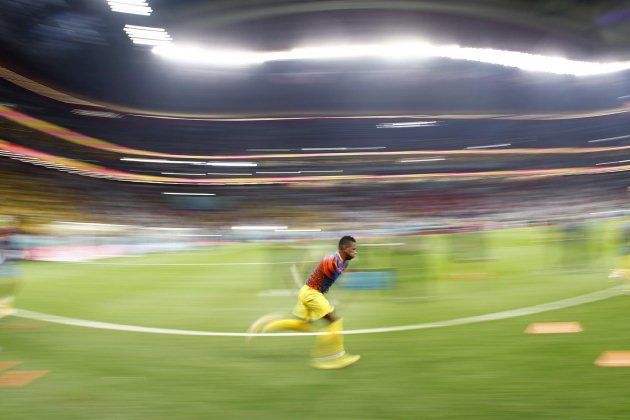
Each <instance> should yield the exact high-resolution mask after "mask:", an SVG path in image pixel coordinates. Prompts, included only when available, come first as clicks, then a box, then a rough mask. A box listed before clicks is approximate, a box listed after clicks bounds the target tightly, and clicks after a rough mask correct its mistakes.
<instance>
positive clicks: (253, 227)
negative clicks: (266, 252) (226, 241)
mask: <svg viewBox="0 0 630 420" xmlns="http://www.w3.org/2000/svg"><path fill="white" fill-rule="evenodd" d="M288 228H289V227H288V226H270V225H242V226H232V230H284V229H288Z"/></svg>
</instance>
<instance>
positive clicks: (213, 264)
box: [60, 260, 319, 267]
mask: <svg viewBox="0 0 630 420" xmlns="http://www.w3.org/2000/svg"><path fill="white" fill-rule="evenodd" d="M60 262H64V261H60ZM315 262H319V260H317V261H316V260H313V261H275V262H267V261H259V262H239V263H114V262H91V261H90V262H74V261H72V262H69V263H71V264H86V265H121V266H135V265H137V266H139V267H140V266H166V265H177V266H179V265H185V266H188V265H191V266H195V265H205V266H209V265H211V266H233V265H278V264H301V263H315Z"/></svg>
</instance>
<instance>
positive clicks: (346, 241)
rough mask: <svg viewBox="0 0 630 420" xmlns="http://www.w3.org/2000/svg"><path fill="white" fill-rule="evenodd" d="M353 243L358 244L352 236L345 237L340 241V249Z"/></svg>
mask: <svg viewBox="0 0 630 420" xmlns="http://www.w3.org/2000/svg"><path fill="white" fill-rule="evenodd" d="M353 242H356V240H355V239H354V238H353V237H352V236H347V235H346V236H344V237H342V238H341V239H339V249H341V248H343V247H345V246H346V245H348V244H351V243H353Z"/></svg>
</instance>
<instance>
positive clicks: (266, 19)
mask: <svg viewBox="0 0 630 420" xmlns="http://www.w3.org/2000/svg"><path fill="white" fill-rule="evenodd" d="M150 6H151V8H152V12H151V13H150V15H148V16H147V15H135V14H127V13H115V12H114V10H113V9H112V8H113V7H114V6H111V7H110V5H108V2H107V1H105V0H103V1H84V0H66V1H62V0H42V1H35V0H14V1H0V77H1V79H0V94H1V102H2V103H1V104H0V117H1V118H0V127H1V128H2V135H1V137H0V139H1V140H2V142H1V143H0V146H1V151H2V154H3V156H4V157H2V158H1V159H2V165H3V172H5V173H6V175H5V179H7V180H9V179H14V180H15V181H14V182H7V185H5V188H6V189H7V191H5V194H6V196H7V197H12V198H8V201H7V202H8V203H10V202H12V201H11V200H16V198H15V197H16V192H15V190H16V189H18V190H19V189H20V188H19V187H16V184H19V182H21V181H20V180H22V181H24V179H25V178H26V179H27V180H26V181H25V182H26V183H27V184H28V185H30V186H29V187H28V188H26V191H31V193H30V194H26V195H24V194H22V198H21V200H22V201H24V200H26V202H21V204H20V203H17V204H16V203H13V204H6V203H5V204H6V206H5V209H4V210H3V211H4V212H6V213H24V212H26V213H28V212H29V210H28V208H29V202H28V200H29V199H30V200H34V202H38V201H37V199H36V197H37V196H38V194H39V193H43V192H44V191H42V190H41V188H39V187H38V185H40V186H41V185H46V183H47V182H48V183H50V182H52V183H55V184H57V185H58V186H60V187H61V188H62V189H63V188H65V189H68V188H69V187H68V186H69V185H72V186H73V187H72V188H78V190H72V188H70V189H71V190H72V191H70V192H68V194H69V196H68V197H73V198H69V199H67V200H66V199H60V200H55V199H54V198H53V199H50V200H47V202H48V203H50V205H51V206H52V201H60V202H63V203H65V204H66V205H65V207H68V206H67V204H68V203H69V202H75V201H73V200H75V199H76V202H75V204H73V205H72V206H76V207H81V206H82V204H79V203H81V199H79V198H77V197H80V196H81V195H82V194H84V193H85V190H89V191H90V192H89V194H87V196H89V197H90V198H89V202H90V203H92V205H96V206H97V207H98V206H99V205H100V204H102V205H103V206H104V207H107V206H108V205H109V204H111V202H112V201H114V200H109V199H108V198H107V197H108V196H110V195H111V196H114V195H115V194H122V195H126V197H127V198H126V199H120V200H121V201H122V202H124V203H132V202H133V203H134V205H135V206H142V204H141V203H142V202H143V201H146V203H145V210H146V211H145V213H143V214H144V216H143V217H146V218H150V215H151V209H157V208H161V209H163V211H165V212H166V213H168V214H171V215H172V212H179V213H178V214H179V216H181V217H182V218H183V219H184V220H186V219H187V218H188V220H190V217H193V218H194V219H199V218H201V219H204V218H205V219H204V220H206V221H208V220H209V219H212V220H213V221H216V220H224V219H221V218H217V217H216V216H217V214H219V213H218V212H223V214H224V216H225V217H228V216H226V215H227V214H231V215H232V216H229V217H230V218H232V217H233V218H238V217H240V216H241V215H242V214H241V213H239V212H246V211H250V213H252V214H250V215H249V216H248V217H250V218H255V217H256V214H257V213H256V211H258V212H264V211H267V213H268V214H267V216H269V217H273V213H274V212H273V208H272V207H274V206H273V205H271V204H269V203H270V201H269V200H280V201H281V202H282V204H281V205H280V206H281V207H284V208H287V209H292V210H291V211H294V210H295V209H296V208H298V207H300V206H302V207H304V208H307V207H311V208H315V207H316V206H317V205H318V204H319V205H323V204H322V203H327V202H329V201H330V203H328V205H327V206H326V208H327V209H328V210H329V211H333V212H334V211H335V210H337V209H345V210H349V207H348V205H347V204H344V203H345V201H344V199H348V200H350V201H351V202H353V203H357V204H356V205H361V206H362V207H363V208H369V205H370V204H371V205H372V206H374V207H381V208H384V209H386V210H390V211H394V210H397V204H396V203H397V200H398V198H399V197H398V196H403V199H404V200H407V201H409V200H411V202H413V200H417V201H418V202H417V203H416V204H412V205H411V206H410V207H411V208H412V209H413V208H414V206H416V210H417V212H418V213H417V214H429V213H430V211H428V212H427V211H425V210H426V209H425V210H422V209H423V206H428V204H427V203H429V202H431V200H435V199H436V198H435V197H438V196H439V195H440V194H437V193H436V188H437V189H447V190H448V189H449V188H450V189H452V190H453V191H451V192H448V193H447V195H449V194H450V195H453V196H461V194H463V191H467V192H466V194H473V191H475V190H477V189H479V190H483V191H486V192H487V191H493V193H492V194H490V195H494V196H497V194H498V196H500V194H501V192H505V194H506V196H505V197H506V198H505V199H499V201H501V200H503V201H504V202H505V203H508V202H510V203H513V204H514V205H516V206H517V207H518V206H519V205H522V204H523V203H524V202H527V201H528V199H524V200H523V199H514V198H513V197H512V198H509V197H511V194H513V193H514V191H515V190H521V192H522V191H527V190H530V189H533V190H536V189H538V188H542V189H545V190H546V189H549V191H551V192H547V193H545V197H541V199H544V198H550V197H552V196H553V195H554V193H553V191H556V189H554V188H558V189H563V188H564V187H563V186H568V185H571V187H570V188H569V187H567V190H566V191H569V190H571V189H572V188H577V189H582V190H583V191H581V192H580V193H577V194H576V195H577V196H580V195H581V196H582V198H583V199H584V201H587V202H589V203H590V204H593V203H600V204H601V206H602V207H605V204H604V203H603V202H601V201H600V200H597V199H590V198H588V197H589V194H590V193H593V194H595V192H597V194H598V195H604V196H606V197H607V198H610V199H612V200H613V201H614V202H615V203H618V202H620V200H623V199H625V188H626V185H625V183H624V181H623V179H624V176H623V174H624V172H625V171H627V170H628V169H630V166H629V165H627V163H628V162H629V160H628V159H627V156H628V150H629V148H630V134H629V132H628V128H629V127H628V119H627V111H628V108H627V107H626V104H625V102H626V99H627V97H628V95H629V94H630V86H629V82H630V81H629V79H628V77H627V76H628V70H625V68H623V69H621V70H619V71H611V72H603V73H601V74H600V73H597V72H595V73H593V74H590V73H589V74H588V75H585V76H581V75H575V74H565V73H563V70H562V71H556V70H557V69H555V70H554V69H550V72H547V71H546V69H545V68H542V71H540V69H538V71H530V70H528V69H525V67H523V66H527V65H530V64H531V62H533V61H534V60H537V58H534V56H536V57H537V56H550V57H563V58H566V59H569V60H573V62H579V63H584V62H587V63H611V62H624V60H627V59H630V57H629V54H628V46H629V45H628V44H629V43H630V36H629V35H630V34H629V33H628V31H630V29H628V25H627V21H628V19H629V18H630V17H629V16H630V12H629V11H630V2H625V1H600V2H587V1H580V2H575V1H516V0H514V1H507V0H502V1H498V0H497V1H474V2H460V1H421V0H417V1H391V2H382V1H370V0H363V1H353V0H349V1H300V2H297V1H255V2H243V1H213V2H205V1H175V2H174V1H165V0H155V1H151V2H150ZM129 25H132V26H129ZM139 28H140V29H139ZM142 28H149V29H142ZM147 30H149V31H154V32H150V33H152V34H155V33H158V32H159V34H158V35H159V36H157V38H155V37H153V38H152V35H151V36H148V38H142V37H143V36H147V35H146V31H147ZM134 31H136V32H134ZM137 31H141V32H140V35H138V32H137ZM142 31H144V32H142ZM142 34H144V35H142ZM138 36H140V37H141V39H138V38H137V37H138ZM134 37H136V38H134ZM160 37H162V38H160ZM158 38H159V39H158ZM393 38H404V39H421V40H423V42H429V43H431V44H432V45H456V46H458V47H457V48H459V47H461V48H462V49H467V48H468V49H476V50H473V51H477V53H476V54H479V56H481V55H483V54H486V53H485V52H484V51H487V49H492V50H493V51H497V50H502V51H504V52H505V51H512V52H519V53H527V54H531V56H528V57H529V58H527V59H526V60H525V64H523V66H520V67H521V68H519V65H516V66H513V65H511V64H506V65H498V64H496V63H494V62H490V61H488V60H487V59H485V58H480V59H479V60H477V59H476V58H475V57H474V56H473V57H472V58H471V57H468V58H466V59H457V58H454V57H453V56H450V55H448V54H446V55H444V54H442V53H438V54H436V56H432V57H428V58H421V59H413V60H401V59H399V58H400V57H397V58H395V59H391V60H390V59H385V60H383V59H378V58H374V57H372V56H370V54H366V55H365V56H362V55H361V54H359V55H358V56H352V57H345V58H344V57H342V58H339V57H335V56H334V54H333V55H331V56H330V57H327V56H323V57H318V58H317V59H313V57H310V58H302V59H300V58H297V59H294V58H280V59H272V60H267V61H265V62H262V63H259V64H258V65H252V66H248V65H236V66H230V65H227V66H226V65H224V63H222V62H221V61H220V60H219V59H217V60H216V61H213V59H212V58H211V59H209V60H205V61H203V62H196V61H195V60H194V58H199V57H194V54H193V57H186V60H185V61H184V62H178V61H174V60H173V61H171V60H167V59H165V58H164V57H160V56H159V54H155V53H154V52H152V51H153V47H155V46H156V45H158V46H159V45H162V44H169V45H170V44H171V42H172V43H173V44H174V45H176V46H177V45H182V44H185V43H194V44H195V45H202V46H204V47H206V48H209V49H214V50H222V51H224V50H229V51H236V50H243V51H244V50H247V51H250V52H255V53H264V54H272V53H274V52H279V51H280V52H282V51H293V50H292V49H295V48H299V47H302V46H312V45H319V44H323V45H329V46H330V45H332V46H336V45H339V44H340V43H347V44H348V45H355V46H356V45H364V44H377V43H379V42H384V41H388V40H391V39H393ZM147 41H148V42H147ZM163 41H164V42H163ZM387 45H390V44H385V47H384V48H385V50H386V49H387V48H391V45H390V47H388V46H387ZM357 48H358V47H357ZM386 52H387V51H386ZM404 53H406V52H404ZM404 53H403V55H404ZM440 54H442V55H440ZM224 58H225V57H221V59H224ZM484 60H485V61H484ZM527 60H529V62H528V61H527ZM552 64H553V63H552ZM18 162H19V163H18ZM34 165H35V166H39V167H41V168H36V167H35V166H34ZM63 172H69V173H70V175H68V174H66V173H63ZM96 178H106V179H104V180H99V179H96ZM116 181H123V182H116ZM131 182H133V183H134V184H131ZM160 184H161V185H162V186H161V185H160ZM164 185H168V186H169V188H171V190H172V191H176V192H183V193H189V192H193V193H195V192H204V191H205V192H208V191H210V192H211V193H213V194H215V193H216V194H217V198H214V199H210V198H206V199H205V201H204V202H203V203H202V201H203V200H201V199H199V203H197V204H198V207H199V208H203V209H205V210H215V213H212V216H211V217H210V216H201V215H200V214H201V213H199V212H196V213H194V216H190V213H188V212H186V211H183V213H182V212H180V210H182V209H184V210H186V209H188V208H190V207H191V206H192V207H195V206H194V205H190V203H188V204H182V202H181V201H179V202H177V200H175V201H173V200H166V201H165V200H164V197H162V196H160V192H161V191H163V190H164V188H165V187H164ZM604 185H605V187H604ZM50 188H51V189H52V190H49V191H48V192H50V191H53V190H54V188H56V187H54V186H51V187H50ZM97 191H100V193H99V192H97ZM454 191H455V192H454ZM536 191H537V190H536ZM566 191H565V192H566ZM611 191H612V192H611ZM18 195H19V194H18ZM531 195H536V192H532V193H531ZM24 197H26V198H24ZM62 197H63V194H62ZM219 197H220V198H219ZM414 197H415V198H414ZM418 197H423V199H420V198H418ZM430 197H432V198H430ZM573 197H575V195H573ZM17 201H20V200H17ZM362 201H365V203H364V204H359V203H361V202H362ZM446 201H447V202H450V201H449V200H446ZM99 203H100V204H99ZM106 203H107V204H106ZM204 203H205V204H204ZM368 203H369V204H368ZM83 204H85V203H83ZM55 206H59V203H56V204H55ZM72 206H71V207H72ZM477 206H478V208H477V210H478V211H477V212H479V213H483V212H484V210H480V209H486V208H490V207H491V208H492V209H493V210H492V211H493V212H497V211H499V210H500V209H501V205H500V204H494V205H492V206H489V207H487V206H485V207H484V206H483V205H481V204H478V205H477ZM31 207H32V206H31ZM43 207H46V206H43ZM53 207H54V206H53ZM62 207H64V205H62ZM120 207H125V206H124V205H121V206H120ZM275 207H277V206H275ZM350 207H352V206H350ZM437 207H440V206H437ZM446 207H447V208H449V205H446ZM472 207H475V206H474V205H463V206H462V205H460V206H457V208H458V211H461V212H462V213H470V212H471V211H472ZM39 208H40V210H41V208H42V206H39ZM84 210H85V209H79V210H78V211H77V212H76V213H70V214H72V216H70V214H67V216H66V218H68V217H72V218H75V219H77V218H81V217H83V218H85V217H88V215H89V217H88V218H89V219H90V220H93V221H96V220H101V219H103V218H105V219H111V218H112V217H113V218H114V219H116V220H118V221H120V219H121V218H123V219H124V218H125V217H128V215H125V214H124V213H125V212H124V211H122V212H119V213H118V214H117V211H118V210H120V209H118V210H113V209H109V210H108V211H105V212H103V214H101V215H98V214H95V213H94V212H93V211H84ZM449 210H454V209H453V208H452V207H450V208H449ZM66 211H67V210H66ZM105 214H107V215H108V217H105ZM115 214H117V215H116V216H112V215H115ZM203 214H204V215H206V213H203ZM81 215H82V216H81ZM235 215H236V216H235ZM22 216H23V217H25V218H26V219H29V217H28V215H27V214H22ZM40 216H41V215H40ZM40 216H37V217H33V218H32V219H33V220H34V221H40V222H45V221H47V220H48V219H54V218H56V217H57V218H58V217H63V216H59V214H58V213H55V212H54V211H53V212H52V214H49V215H48V216H41V217H40ZM305 219H308V217H306V218H305Z"/></svg>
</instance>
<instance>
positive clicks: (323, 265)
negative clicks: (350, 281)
mask: <svg viewBox="0 0 630 420" xmlns="http://www.w3.org/2000/svg"><path fill="white" fill-rule="evenodd" d="M346 267H348V261H343V260H342V259H341V256H340V255H339V253H338V252H335V253H334V254H331V255H329V256H327V257H324V259H323V260H322V261H321V262H320V263H319V264H318V265H317V267H315V269H314V270H313V272H312V273H311V275H310V277H309V278H308V281H307V282H306V285H307V286H308V287H310V288H311V289H315V290H319V291H320V292H322V293H326V292H327V291H328V289H330V286H332V284H333V283H334V282H335V280H337V277H339V276H340V275H341V273H342V272H343V270H345V269H346Z"/></svg>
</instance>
